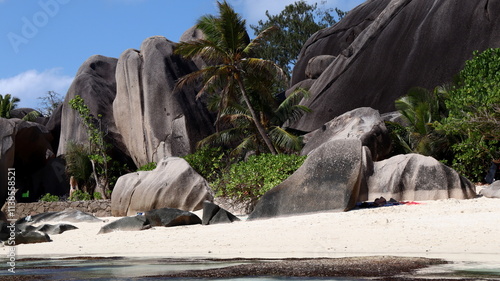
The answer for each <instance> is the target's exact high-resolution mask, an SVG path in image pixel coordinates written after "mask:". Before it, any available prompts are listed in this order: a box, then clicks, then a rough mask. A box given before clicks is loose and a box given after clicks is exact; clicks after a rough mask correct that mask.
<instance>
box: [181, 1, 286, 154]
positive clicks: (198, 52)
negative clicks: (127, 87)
mask: <svg viewBox="0 0 500 281" xmlns="http://www.w3.org/2000/svg"><path fill="white" fill-rule="evenodd" d="M217 4H218V8H219V16H218V17H216V16H213V15H206V16H203V17H201V18H200V19H199V20H198V22H197V25H196V26H197V28H198V29H200V30H201V31H202V32H203V34H204V39H199V40H196V41H190V42H181V43H180V44H179V45H178V46H177V49H176V53H177V54H180V55H182V56H184V57H187V58H193V57H200V58H202V59H203V60H204V61H205V62H206V63H207V64H208V66H206V67H205V68H203V69H201V70H199V71H196V72H193V73H191V74H188V75H186V76H184V77H182V78H181V79H179V81H178V83H177V87H178V88H182V87H184V86H185V85H186V84H193V83H195V82H197V81H199V79H201V80H202V81H203V87H202V88H201V90H200V92H199V94H198V96H200V95H202V94H204V93H208V94H212V95H215V96H216V97H215V98H214V99H212V103H214V102H215V103H216V104H217V107H218V118H217V121H216V122H217V123H218V122H220V120H221V117H222V114H223V112H224V111H225V110H227V109H228V108H229V107H236V108H238V107H239V108H242V107H243V106H244V107H245V110H247V111H248V113H249V115H250V116H251V120H252V122H253V124H254V126H255V128H256V129H257V131H258V133H259V138H260V139H261V140H262V142H263V143H264V144H265V146H266V147H267V150H268V151H269V152H270V153H272V154H277V153H278V152H277V150H276V148H275V147H274V145H273V143H272V141H271V139H270V137H269V132H267V131H266V129H265V128H264V126H263V122H264V121H265V116H264V114H265V112H264V111H257V110H256V109H258V106H259V105H264V104H266V103H274V102H275V101H274V100H275V97H274V96H273V94H274V93H273V92H271V91H269V87H267V88H266V87H265V86H266V83H272V79H274V78H275V79H277V81H280V82H281V81H284V80H285V79H286V76H285V74H284V72H283V71H282V70H281V68H280V67H278V66H277V65H276V64H275V63H274V62H271V61H268V60H264V59H260V58H258V57H256V56H254V54H255V53H254V51H255V48H256V47H257V46H258V45H259V44H260V42H261V41H262V40H263V38H265V37H266V36H267V35H268V34H269V33H271V32H272V31H273V30H275V27H270V28H268V29H266V30H264V31H263V32H261V33H260V34H259V35H258V36H257V37H256V38H255V39H253V40H250V37H249V35H248V33H247V31H246V27H245V20H243V19H241V17H240V15H238V14H237V13H236V12H235V11H234V10H233V9H232V8H231V6H229V4H227V2H225V1H224V2H217ZM256 81H261V82H262V83H256ZM266 89H267V90H266ZM259 90H262V91H259Z"/></svg>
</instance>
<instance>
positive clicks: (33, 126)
mask: <svg viewBox="0 0 500 281" xmlns="http://www.w3.org/2000/svg"><path fill="white" fill-rule="evenodd" d="M0 128H1V129H0V140H1V142H0V173H1V175H0V184H1V185H0V200H2V201H1V202H5V199H6V195H7V188H8V186H7V176H9V174H8V169H9V168H15V172H14V173H15V175H14V176H15V184H16V185H15V186H16V189H18V190H19V191H18V192H17V193H16V198H17V200H18V202H23V201H33V200H38V199H39V198H40V197H41V196H42V195H44V194H45V193H47V192H49V191H48V190H50V191H51V192H52V194H55V195H63V194H64V193H66V192H67V189H68V188H67V185H66V183H65V182H64V180H62V179H61V176H63V175H62V174H61V170H60V169H59V170H54V169H52V168H54V167H55V168H57V167H59V166H57V164H55V163H56V162H57V161H58V160H56V159H54V152H53V149H52V145H51V142H52V135H51V134H50V132H49V131H48V130H47V129H46V128H45V127H44V126H43V125H41V124H38V123H34V122H28V121H23V120H21V119H8V120H7V119H4V118H0ZM47 165H50V166H47ZM47 169H52V170H51V171H50V173H45V174H43V176H40V175H42V174H41V173H42V172H43V171H47ZM63 170H64V169H63ZM28 190H29V191H30V192H29V197H25V198H22V197H21V194H22V193H26V192H27V191H28ZM26 194H27V193H26Z"/></svg>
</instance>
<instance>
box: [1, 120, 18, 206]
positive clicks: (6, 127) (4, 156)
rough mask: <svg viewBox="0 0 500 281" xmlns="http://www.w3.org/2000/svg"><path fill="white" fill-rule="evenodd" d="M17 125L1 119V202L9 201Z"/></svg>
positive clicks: (11, 121)
mask: <svg viewBox="0 0 500 281" xmlns="http://www.w3.org/2000/svg"><path fill="white" fill-rule="evenodd" d="M15 135H16V123H15V122H14V121H13V120H7V119H5V118H0V202H5V199H7V193H8V190H7V179H8V176H9V175H8V169H9V168H12V167H14V155H15V145H14V142H15Z"/></svg>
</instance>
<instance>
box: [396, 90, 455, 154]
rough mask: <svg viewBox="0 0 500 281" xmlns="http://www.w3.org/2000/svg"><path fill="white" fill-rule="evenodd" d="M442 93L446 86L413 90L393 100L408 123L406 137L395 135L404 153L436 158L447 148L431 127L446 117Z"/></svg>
mask: <svg viewBox="0 0 500 281" xmlns="http://www.w3.org/2000/svg"><path fill="white" fill-rule="evenodd" d="M446 94H447V88H446V86H441V87H436V88H435V89H434V91H429V90H427V89H424V88H419V87H417V88H412V89H410V90H409V91H408V94H407V95H406V96H404V97H402V98H400V99H398V100H396V102H395V106H396V109H397V110H398V111H399V112H400V113H401V114H402V115H403V117H404V119H405V121H406V122H407V123H408V125H407V126H406V136H398V138H399V140H400V144H401V145H402V146H403V147H404V148H405V150H406V152H415V153H420V154H423V155H427V156H436V154H439V153H442V152H443V151H444V150H446V149H447V148H448V140H447V138H446V137H445V136H444V135H443V134H440V133H439V132H437V131H436V128H435V123H436V122H440V121H441V120H442V119H443V118H445V117H446V116H447V111H446V106H445V104H444V97H445V96H446Z"/></svg>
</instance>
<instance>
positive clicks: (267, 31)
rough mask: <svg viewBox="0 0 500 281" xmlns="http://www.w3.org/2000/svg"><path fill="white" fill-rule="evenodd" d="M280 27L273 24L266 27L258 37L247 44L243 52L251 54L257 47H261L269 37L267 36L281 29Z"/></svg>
mask: <svg viewBox="0 0 500 281" xmlns="http://www.w3.org/2000/svg"><path fill="white" fill-rule="evenodd" d="M279 29H280V28H279V27H277V26H275V25H273V26H270V27H268V28H266V29H264V30H263V31H262V32H260V33H259V34H258V35H257V37H255V38H254V39H253V40H252V41H251V42H250V44H248V45H247V46H246V48H245V49H244V50H243V53H245V54H247V55H251V54H252V52H253V51H254V50H255V48H257V47H259V46H260V45H261V44H263V43H264V41H265V40H266V39H267V37H269V36H270V35H272V34H273V33H275V32H277V31H279Z"/></svg>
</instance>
